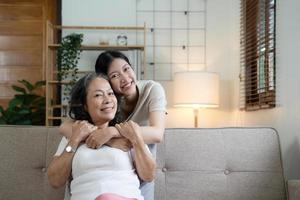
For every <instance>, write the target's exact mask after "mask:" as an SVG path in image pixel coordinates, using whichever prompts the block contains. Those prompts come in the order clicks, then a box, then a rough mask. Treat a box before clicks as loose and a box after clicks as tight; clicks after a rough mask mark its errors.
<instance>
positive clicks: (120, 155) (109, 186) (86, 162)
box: [55, 138, 144, 200]
mask: <svg viewBox="0 0 300 200" xmlns="http://www.w3.org/2000/svg"><path fill="white" fill-rule="evenodd" d="M62 143H64V144H62ZM67 143H68V141H67V139H65V138H63V139H62V141H61V143H60V145H59V148H58V150H57V152H56V154H55V155H60V154H61V153H62V152H63V151H64V147H63V150H62V151H61V147H62V146H66V145H67ZM72 176H73V180H72V181H71V200H83V199H87V200H93V199H95V198H96V197H98V196H99V195H101V194H103V193H113V194H117V195H120V196H124V197H127V198H136V199H138V200H143V199H144V198H143V196H142V195H141V192H140V190H139V186H140V182H139V180H138V177H137V175H136V173H135V169H134V167H133V160H132V157H131V153H130V152H124V151H122V150H120V149H116V148H111V147H108V146H103V147H101V148H99V149H90V148H88V147H87V146H86V145H85V144H82V145H81V146H79V148H78V149H77V151H76V153H75V155H74V158H73V162H72Z"/></svg>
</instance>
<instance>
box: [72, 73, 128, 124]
mask: <svg viewBox="0 0 300 200" xmlns="http://www.w3.org/2000/svg"><path fill="white" fill-rule="evenodd" d="M98 77H100V78H103V79H105V80H107V81H108V78H107V76H106V75H104V74H96V73H95V72H92V73H88V74H86V75H85V76H84V77H82V78H81V79H79V80H78V81H77V82H76V83H75V85H74V86H73V88H72V90H71V93H70V97H71V98H70V102H69V105H70V110H69V116H70V118H71V119H73V120H87V121H88V122H89V123H93V121H92V118H91V116H90V114H89V113H88V112H87V111H86V109H85V105H86V103H87V100H86V97H87V90H88V88H89V85H90V84H91V82H92V81H93V80H94V79H96V78H98ZM116 97H117V101H118V105H117V106H118V109H117V113H116V115H115V117H114V119H113V120H111V121H110V122H109V125H112V126H113V125H115V124H116V123H120V122H121V121H122V118H123V117H122V116H121V114H120V110H119V102H120V101H119V97H118V96H116Z"/></svg>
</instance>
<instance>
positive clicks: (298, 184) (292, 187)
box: [287, 180, 300, 200]
mask: <svg viewBox="0 0 300 200" xmlns="http://www.w3.org/2000/svg"><path fill="white" fill-rule="evenodd" d="M287 188H288V197H289V200H298V199H300V180H288V181H287Z"/></svg>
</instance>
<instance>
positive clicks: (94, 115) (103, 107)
mask: <svg viewBox="0 0 300 200" xmlns="http://www.w3.org/2000/svg"><path fill="white" fill-rule="evenodd" d="M117 106H118V104H117V98H116V96H115V94H114V92H113V90H112V88H111V86H110V84H109V82H108V81H107V80H105V79H103V78H100V77H97V78H95V79H94V80H93V81H91V83H90V85H89V86H88V89H87V95H86V106H85V109H86V110H87V112H88V113H89V115H90V116H91V119H92V121H93V123H94V124H95V125H103V124H105V123H108V122H109V121H111V120H112V119H113V118H114V117H115V115H116V112H117Z"/></svg>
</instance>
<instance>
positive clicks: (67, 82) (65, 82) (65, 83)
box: [47, 81, 70, 85]
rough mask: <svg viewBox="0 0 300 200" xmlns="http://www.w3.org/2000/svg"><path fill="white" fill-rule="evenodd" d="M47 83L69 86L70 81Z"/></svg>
mask: <svg viewBox="0 0 300 200" xmlns="http://www.w3.org/2000/svg"><path fill="white" fill-rule="evenodd" d="M47 83H49V84H64V85H67V84H70V81H48V82H47Z"/></svg>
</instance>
